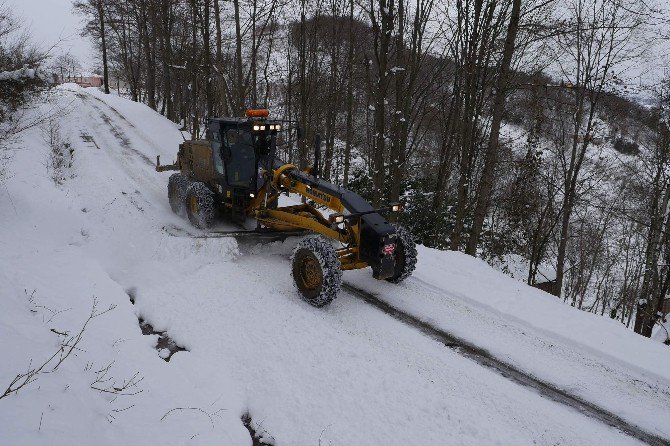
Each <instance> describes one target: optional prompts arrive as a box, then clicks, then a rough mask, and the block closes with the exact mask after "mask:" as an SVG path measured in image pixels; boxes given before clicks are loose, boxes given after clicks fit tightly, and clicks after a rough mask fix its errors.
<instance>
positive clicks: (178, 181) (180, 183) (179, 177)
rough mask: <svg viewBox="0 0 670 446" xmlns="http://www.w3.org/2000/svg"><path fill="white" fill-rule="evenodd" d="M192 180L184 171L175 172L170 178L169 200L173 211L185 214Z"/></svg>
mask: <svg viewBox="0 0 670 446" xmlns="http://www.w3.org/2000/svg"><path fill="white" fill-rule="evenodd" d="M190 185H191V181H190V180H189V179H188V177H187V176H186V175H184V174H183V173H173V174H172V175H170V179H169V180H168V200H169V201H170V207H171V208H172V212H174V213H175V214H178V215H183V214H184V210H185V204H186V193H187V192H188V187H189V186H190Z"/></svg>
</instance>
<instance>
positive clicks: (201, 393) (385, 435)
mask: <svg viewBox="0 0 670 446" xmlns="http://www.w3.org/2000/svg"><path fill="white" fill-rule="evenodd" d="M47 110H59V111H60V114H59V115H58V119H57V123H59V125H60V135H61V138H62V140H63V141H69V143H70V144H71V147H72V148H73V149H74V152H73V154H72V159H73V163H72V166H71V167H67V168H65V169H64V171H63V172H61V173H62V174H63V175H62V177H61V178H62V181H61V182H62V184H60V185H56V183H55V182H54V181H53V180H52V178H51V176H52V175H51V174H50V171H49V170H47V169H45V164H46V163H47V157H48V154H49V150H50V149H49V147H48V146H47V144H46V143H45V142H44V138H43V136H44V135H43V133H44V131H45V130H48V126H45V128H44V129H38V128H35V129H33V130H31V131H29V132H27V133H26V134H25V135H24V137H23V142H22V147H23V149H22V150H19V151H18V152H17V153H16V156H15V159H14V163H13V165H12V171H13V172H14V174H13V176H12V177H11V178H9V179H8V180H7V182H6V189H5V188H2V189H0V284H1V285H0V296H1V298H2V304H3V311H2V312H0V340H1V341H2V342H1V343H0V357H2V361H1V362H0V395H1V392H3V391H4V389H5V388H6V387H7V385H9V384H10V383H11V381H12V379H13V378H14V377H15V376H16V375H17V374H20V373H25V372H26V371H28V370H30V369H31V368H33V369H34V368H35V367H39V365H41V364H42V363H44V362H45V361H46V360H48V359H49V357H50V356H52V355H53V354H54V353H58V352H59V348H60V346H61V345H62V344H63V343H67V342H66V341H67V339H71V337H72V336H73V335H74V336H76V335H77V333H79V331H80V330H81V328H82V325H83V324H84V323H85V322H86V321H87V320H88V318H89V316H90V315H91V314H92V313H91V312H92V307H93V304H94V302H95V304H96V306H95V309H94V310H93V311H94V312H95V314H96V315H97V314H99V316H96V317H94V318H92V319H90V321H89V322H88V324H87V325H86V326H85V330H84V331H83V335H82V337H81V342H80V343H78V344H77V345H76V348H75V349H74V350H73V351H72V353H71V355H70V356H69V357H68V358H67V359H66V360H65V361H63V362H62V364H61V365H59V366H58V367H57V368H56V369H55V371H53V372H52V373H47V372H50V371H51V370H53V369H54V366H55V365H56V364H57V363H58V358H59V357H60V355H59V354H57V355H56V357H55V360H53V361H51V362H49V363H48V364H47V366H46V367H45V368H44V369H42V372H44V373H40V374H37V375H35V376H34V377H35V378H36V379H35V381H34V382H32V383H30V384H28V385H26V386H25V387H23V388H21V389H19V391H18V392H17V393H15V394H11V395H9V396H7V397H4V398H1V399H0V438H1V439H2V442H1V443H2V444H11V445H13V444H17V445H18V444H21V445H32V444H49V445H72V444H101V445H102V444H109V445H116V444H186V443H188V444H203V445H211V444H224V445H245V444H251V442H252V440H251V436H250V433H249V430H248V429H247V428H246V427H245V425H244V423H243V421H242V419H243V418H244V419H248V418H246V417H245V415H248V417H250V418H251V421H250V422H247V424H250V425H251V427H252V430H253V431H255V432H257V433H258V434H259V435H265V437H266V440H267V442H268V443H272V442H274V444H277V445H318V444H324V445H325V444H332V445H381V444H383V445H406V444H416V445H428V444H459V445H460V444H465V445H482V444H502V445H511V444H514V445H521V444H569V445H593V444H610V445H619V444H620V445H624V444H625V445H628V444H636V443H638V442H639V440H637V439H635V438H633V437H631V436H629V435H627V434H626V433H624V432H622V431H620V430H618V429H617V428H614V427H611V426H609V425H607V424H605V423H602V422H600V421H598V420H596V419H594V418H592V417H590V416H588V414H587V413H582V412H580V411H578V410H575V409H574V408H572V407H568V406H566V405H564V404H561V403H559V402H556V401H553V400H551V399H548V398H545V397H543V396H541V395H540V394H538V392H536V391H535V390H534V389H532V388H528V387H525V386H522V385H520V384H518V383H517V382H513V381H511V380H509V379H507V378H506V377H505V376H502V375H501V374H500V373H498V372H496V371H495V370H493V369H491V368H487V367H482V366H481V365H480V364H478V363H477V362H476V361H473V360H472V359H469V358H467V357H464V356H463V355H461V354H460V353H459V351H458V348H456V349H454V348H446V347H445V345H444V344H443V343H440V342H437V341H436V340H434V339H432V338H431V337H429V336H426V335H425V334H424V333H422V332H421V331H419V330H417V328H416V327H413V326H410V325H408V324H406V323H403V322H402V321H399V320H398V319H397V318H393V317H391V316H390V315H389V314H386V313H385V312H383V311H380V310H379V309H378V308H377V307H374V306H371V305H369V304H368V303H366V302H365V301H364V300H361V299H360V298H358V297H357V296H356V293H353V292H351V289H359V290H364V291H367V292H369V293H370V294H371V295H374V296H376V298H377V299H379V300H380V301H382V302H384V303H386V304H388V305H391V306H392V307H393V308H395V309H398V310H401V311H402V312H404V313H407V314H409V315H411V316H413V317H414V318H416V319H420V320H421V321H423V322H426V323H428V324H430V325H431V326H434V327H436V328H438V329H440V330H443V331H445V332H448V333H450V334H452V335H453V336H454V337H456V338H459V339H463V340H466V341H467V342H468V343H469V344H472V345H475V346H477V347H480V348H481V349H483V350H485V351H487V352H488V353H489V354H490V355H491V356H492V357H495V358H497V360H499V361H501V362H504V363H506V364H509V365H510V366H511V367H514V368H515V369H517V370H521V371H523V372H524V373H527V374H528V375H529V376H531V377H532V378H533V379H535V380H538V381H542V382H546V383H547V384H548V385H550V386H552V387H555V388H556V389H559V390H560V391H561V392H564V393H566V394H569V395H572V396H574V397H575V398H578V399H580V400H583V401H586V402H589V403H591V404H592V405H593V406H595V407H598V408H601V409H602V410H604V411H607V412H609V413H612V414H615V415H616V416H618V417H620V418H621V419H622V420H624V421H625V422H627V423H629V424H630V425H633V426H637V427H638V428H639V429H640V430H642V431H644V432H647V433H648V434H650V435H651V436H654V437H657V438H660V439H661V441H670V423H668V420H670V350H669V349H668V348H667V347H666V346H664V345H662V344H660V343H658V342H654V341H652V340H649V339H646V338H643V337H641V336H639V335H637V334H635V333H633V332H631V331H629V330H627V329H626V328H625V327H623V326H621V325H620V324H618V323H616V322H614V321H612V320H608V319H606V318H602V317H598V316H595V315H592V314H590V313H585V312H581V311H579V310H576V309H574V308H571V307H569V306H566V305H564V304H562V303H561V302H559V301H557V300H556V299H555V298H554V297H552V296H550V295H548V294H546V293H543V292H541V291H539V290H536V289H533V288H530V287H527V286H525V285H524V284H522V283H520V282H518V281H515V280H513V279H511V278H509V277H506V276H504V275H502V274H501V273H498V272H496V271H494V270H493V269H491V268H490V267H489V266H488V265H486V264H485V263H484V262H482V261H480V260H477V259H474V258H472V257H469V256H466V255H463V254H459V253H454V252H441V251H436V250H431V249H427V248H420V252H419V256H420V257H419V264H418V267H417V270H416V273H415V276H414V277H412V278H411V279H409V280H408V281H407V282H405V283H404V284H402V285H392V284H389V283H386V282H378V281H375V280H374V279H373V278H372V275H371V273H370V271H368V270H360V271H355V272H347V273H345V274H344V280H345V282H346V284H347V288H345V289H343V290H342V292H341V293H340V296H339V297H338V299H336V300H335V301H334V302H333V303H332V304H331V305H330V306H328V307H326V308H323V309H316V308H313V307H311V306H309V305H307V304H306V303H304V302H303V301H302V300H301V299H300V298H299V297H298V294H297V292H296V291H295V290H294V288H293V285H292V281H291V277H290V268H289V261H288V255H289V254H290V252H291V250H292V247H293V246H294V244H295V243H296V240H291V239H289V240H287V241H285V242H274V243H272V244H266V245H255V244H253V243H250V242H239V243H238V242H237V241H235V240H234V239H231V238H213V239H203V238H192V237H189V236H188V234H189V233H191V234H198V232H197V231H196V230H195V229H193V228H191V227H190V226H189V225H188V223H187V221H185V220H184V219H182V218H180V217H177V216H175V215H174V214H172V212H171V211H170V207H169V204H168V202H167V197H166V185H167V178H168V176H169V174H168V173H162V174H159V173H157V172H155V170H154V168H153V163H154V160H155V156H156V155H161V157H162V160H163V161H169V160H172V159H173V158H174V155H175V153H176V149H177V145H178V143H179V142H180V141H181V139H182V137H181V135H180V134H179V131H178V130H177V128H176V126H175V125H174V124H172V123H170V122H169V121H167V120H165V119H164V118H163V117H161V116H160V115H159V114H157V113H155V112H154V111H152V110H150V109H149V108H148V107H146V106H144V105H142V104H137V103H132V102H130V101H127V100H125V99H121V98H119V97H116V96H105V95H103V94H101V93H100V92H99V91H98V90H95V89H85V90H84V89H80V88H78V87H75V86H72V85H67V86H63V87H61V88H58V89H57V90H56V91H55V92H54V94H53V95H52V97H51V98H50V100H49V101H48V102H45V103H44V104H42V105H41V106H40V110H38V111H36V113H38V112H40V111H41V112H46V111H47ZM166 227H171V228H174V227H176V228H182V229H183V230H184V235H183V236H175V235H174V234H175V231H170V232H168V231H166V230H165V228H166ZM108 309H109V310H110V311H107V312H105V311H106V310H108ZM103 313H104V314H103ZM140 320H141V321H142V323H143V327H144V332H154V333H155V332H160V333H162V334H161V335H160V338H161V340H160V343H159V345H160V347H159V349H156V348H155V347H156V343H157V341H158V338H159V335H157V334H149V335H143V334H142V333H143V330H141V328H140ZM147 324H149V325H150V327H149V325H147ZM65 333H67V334H65ZM166 337H169V338H170V339H171V342H166V341H165V339H166ZM75 340H76V338H75ZM73 342H74V341H72V340H71V341H70V342H69V344H68V345H70V346H71V345H73ZM177 346H178V347H181V348H183V349H185V351H183V350H181V349H178V348H177ZM166 347H167V348H166ZM67 351H69V347H65V348H64V352H65V353H67ZM172 352H174V354H172V355H171V353H172ZM61 354H62V353H61ZM170 355H171V356H170ZM162 358H166V359H169V361H165V360H164V359H162ZM118 389H121V390H118ZM664 439H665V440H664Z"/></svg>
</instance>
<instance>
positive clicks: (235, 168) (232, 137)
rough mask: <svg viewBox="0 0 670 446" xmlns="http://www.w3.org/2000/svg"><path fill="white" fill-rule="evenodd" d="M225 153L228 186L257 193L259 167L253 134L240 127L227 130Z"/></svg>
mask: <svg viewBox="0 0 670 446" xmlns="http://www.w3.org/2000/svg"><path fill="white" fill-rule="evenodd" d="M223 153H224V162H225V172H226V181H227V182H228V186H230V187H232V188H241V189H246V190H249V189H251V190H253V191H255V189H256V176H257V171H258V166H257V162H256V152H255V150H254V143H253V139H252V137H251V132H250V131H249V130H246V129H243V128H240V127H233V128H228V129H226V130H225V132H223Z"/></svg>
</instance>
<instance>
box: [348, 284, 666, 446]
mask: <svg viewBox="0 0 670 446" xmlns="http://www.w3.org/2000/svg"><path fill="white" fill-rule="evenodd" d="M342 288H343V289H344V290H345V291H347V292H348V293H349V294H350V295H352V296H354V297H356V298H358V299H361V300H363V301H364V302H366V303H367V304H369V305H371V306H373V307H375V308H377V309H378V310H380V311H382V312H384V313H385V314H387V315H389V316H391V317H393V318H394V319H396V320H398V321H400V322H402V323H404V324H406V325H409V326H411V327H413V328H416V329H418V330H419V331H420V332H422V333H423V334H425V335H427V336H428V337H430V338H433V339H434V340H436V341H438V342H440V343H442V344H444V345H445V346H447V347H448V348H450V349H452V350H454V351H455V352H457V353H459V354H460V355H462V356H464V357H466V358H468V359H470V360H472V361H474V362H476V363H477V364H479V365H482V366H484V367H486V368H488V369H490V370H493V371H495V372H496V373H498V374H499V375H502V376H503V377H505V378H507V379H509V380H510V381H513V382H515V383H517V384H519V385H521V386H523V387H526V388H530V389H532V390H534V391H535V392H537V393H538V394H539V395H540V396H542V397H544V398H547V399H550V400H552V401H555V402H557V403H559V404H562V405H564V406H568V407H571V408H573V409H575V410H577V411H578V412H580V413H581V414H583V415H585V416H588V417H590V418H593V419H595V420H598V421H600V422H601V423H604V424H606V425H608V426H611V427H613V428H615V429H617V430H619V431H621V432H623V433H625V434H626V435H629V436H631V437H633V438H636V439H638V440H640V441H643V442H645V443H647V444H649V445H653V446H670V440H668V439H665V438H662V437H659V436H657V435H655V434H652V433H650V432H647V431H646V430H644V429H642V428H640V427H639V426H636V425H634V424H631V423H629V422H627V421H626V420H624V419H622V418H621V417H619V416H618V415H616V414H613V413H611V412H609V411H607V410H605V409H603V408H601V407H599V406H597V405H595V404H593V403H590V402H588V401H585V400H583V399H581V398H579V397H577V396H575V395H573V394H571V393H569V392H567V391H565V390H563V389H560V388H558V387H555V386H553V385H551V384H549V383H547V382H545V381H542V380H539V379H537V378H535V377H534V376H532V375H530V374H528V373H526V372H524V371H522V370H521V369H518V368H516V367H515V366H513V365H510V364H508V363H506V362H504V361H501V360H499V359H497V358H496V357H495V356H493V355H492V354H491V353H490V352H488V351H487V350H485V349H483V348H480V347H477V346H476V345H474V344H471V343H469V342H468V341H466V340H464V339H462V338H460V337H457V336H454V335H452V334H451V333H448V332H447V331H444V330H442V329H439V328H437V327H435V326H433V325H431V324H429V323H427V322H425V321H423V320H421V319H419V318H418V317H416V316H412V315H411V314H408V313H405V312H404V311H401V310H399V309H398V308H396V307H394V306H393V305H391V304H389V303H387V302H385V301H383V300H381V299H379V298H377V297H376V296H375V295H374V294H372V293H369V292H367V291H364V290H362V289H360V288H357V287H355V286H353V285H351V284H349V283H347V282H344V283H343V284H342Z"/></svg>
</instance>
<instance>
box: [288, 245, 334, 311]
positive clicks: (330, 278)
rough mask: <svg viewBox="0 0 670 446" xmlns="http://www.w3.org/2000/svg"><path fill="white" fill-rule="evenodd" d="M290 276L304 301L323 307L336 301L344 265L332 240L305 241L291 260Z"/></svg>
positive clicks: (294, 251)
mask: <svg viewBox="0 0 670 446" xmlns="http://www.w3.org/2000/svg"><path fill="white" fill-rule="evenodd" d="M291 276H293V283H294V284H295V286H296V288H297V289H298V291H299V292H300V295H301V296H302V298H303V300H305V302H307V303H308V304H310V305H313V306H315V307H323V306H324V305H327V304H329V303H330V302H332V300H333V299H335V298H336V297H337V293H338V291H339V290H340V287H341V286H342V265H341V263H340V259H339V258H338V257H337V253H336V252H335V248H334V247H333V245H332V243H331V242H330V240H328V239H326V238H324V237H310V238H306V239H304V240H302V241H301V242H300V243H298V245H297V246H296V247H295V249H294V250H293V255H292V256H291Z"/></svg>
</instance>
